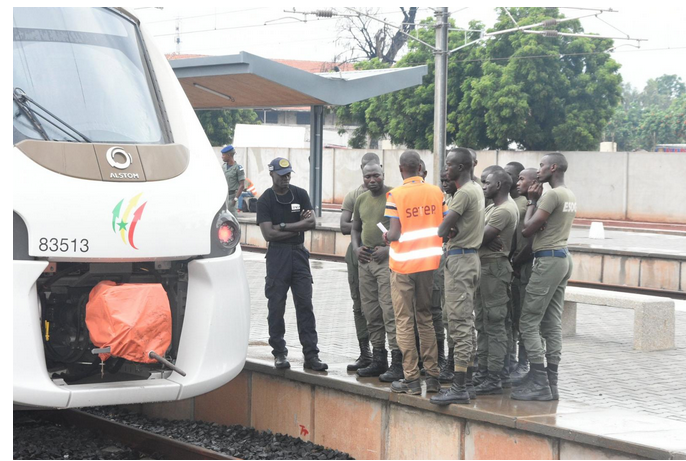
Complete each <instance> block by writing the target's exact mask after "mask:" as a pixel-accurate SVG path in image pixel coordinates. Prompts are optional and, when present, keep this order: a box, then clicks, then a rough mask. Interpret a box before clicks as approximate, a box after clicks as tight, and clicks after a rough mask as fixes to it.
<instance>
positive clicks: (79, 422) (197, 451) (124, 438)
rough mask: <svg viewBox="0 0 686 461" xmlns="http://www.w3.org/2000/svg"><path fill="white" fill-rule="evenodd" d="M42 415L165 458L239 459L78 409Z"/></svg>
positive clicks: (42, 412) (54, 411) (43, 413)
mask: <svg viewBox="0 0 686 461" xmlns="http://www.w3.org/2000/svg"><path fill="white" fill-rule="evenodd" d="M40 414H41V417H42V418H44V419H48V420H51V421H53V422H60V423H65V424H69V425H72V426H76V427H83V428H87V429H91V430H95V431H97V432H100V433H101V434H103V435H104V436H106V437H109V438H111V439H113V440H116V441H118V442H121V443H122V444H124V445H126V446H127V447H130V448H134V449H136V450H138V451H141V452H144V453H149V454H152V453H158V454H159V455H161V456H163V457H164V458H165V459H240V458H234V457H232V456H228V455H225V454H223V453H219V452H216V451H212V450H208V449H206V448H202V447H198V446H196V445H192V444H189V443H185V442H181V441H179V440H175V439H171V438H169V437H165V436H163V435H158V434H154V433H152V432H148V431H144V430H142V429H137V428H135V427H131V426H128V425H126V424H122V423H119V422H116V421H112V420H109V419H107V418H103V417H100V416H96V415H92V414H90V413H86V412H83V411H79V410H53V411H42V410H41V411H40Z"/></svg>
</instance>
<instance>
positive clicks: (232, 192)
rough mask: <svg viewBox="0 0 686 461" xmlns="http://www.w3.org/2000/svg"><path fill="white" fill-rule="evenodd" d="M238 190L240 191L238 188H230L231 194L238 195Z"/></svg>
mask: <svg viewBox="0 0 686 461" xmlns="http://www.w3.org/2000/svg"><path fill="white" fill-rule="evenodd" d="M236 192H238V189H234V190H230V191H229V195H232V194H233V195H236Z"/></svg>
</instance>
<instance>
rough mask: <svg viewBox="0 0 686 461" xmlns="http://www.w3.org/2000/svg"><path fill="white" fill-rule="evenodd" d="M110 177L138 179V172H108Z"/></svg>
mask: <svg viewBox="0 0 686 461" xmlns="http://www.w3.org/2000/svg"><path fill="white" fill-rule="evenodd" d="M110 179H140V176H139V175H138V173H110Z"/></svg>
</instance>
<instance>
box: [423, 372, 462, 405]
mask: <svg viewBox="0 0 686 461" xmlns="http://www.w3.org/2000/svg"><path fill="white" fill-rule="evenodd" d="M466 374H467V373H466V372H464V371H456V372H455V374H454V376H453V384H452V386H450V389H448V390H441V392H439V393H438V394H436V395H434V396H433V397H431V399H430V400H429V401H430V402H431V403H433V404H435V405H450V404H451V403H469V392H467V386H466V385H465V379H466Z"/></svg>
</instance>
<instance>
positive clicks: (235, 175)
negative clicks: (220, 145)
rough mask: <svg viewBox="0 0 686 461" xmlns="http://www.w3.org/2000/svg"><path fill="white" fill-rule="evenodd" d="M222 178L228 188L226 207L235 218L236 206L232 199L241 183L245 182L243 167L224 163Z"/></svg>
mask: <svg viewBox="0 0 686 461" xmlns="http://www.w3.org/2000/svg"><path fill="white" fill-rule="evenodd" d="M224 177H225V178H226V183H227V184H228V186H229V195H228V196H227V197H226V207H227V208H228V209H229V211H230V212H231V214H233V215H234V216H236V205H235V203H234V201H233V199H234V197H236V191H237V190H238V188H239V187H240V186H241V181H244V180H245V170H244V169H243V166H242V165H239V164H238V163H234V164H233V165H229V164H228V163H224Z"/></svg>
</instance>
